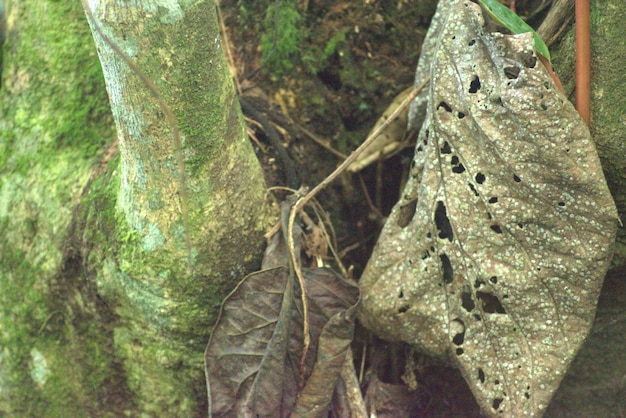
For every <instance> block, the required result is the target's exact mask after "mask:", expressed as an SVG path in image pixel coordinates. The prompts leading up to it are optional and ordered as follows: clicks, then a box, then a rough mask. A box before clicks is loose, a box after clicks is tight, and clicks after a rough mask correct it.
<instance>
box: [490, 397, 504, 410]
mask: <svg viewBox="0 0 626 418" xmlns="http://www.w3.org/2000/svg"><path fill="white" fill-rule="evenodd" d="M502 401H504V399H503V398H495V399H494V400H493V402H492V403H491V407H492V408H493V409H495V410H496V411H497V410H498V408H500V404H501V403H502Z"/></svg>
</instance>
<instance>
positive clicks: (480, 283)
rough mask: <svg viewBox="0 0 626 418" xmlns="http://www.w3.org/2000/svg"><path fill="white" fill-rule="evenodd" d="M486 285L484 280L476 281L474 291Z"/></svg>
mask: <svg viewBox="0 0 626 418" xmlns="http://www.w3.org/2000/svg"><path fill="white" fill-rule="evenodd" d="M484 284H485V282H483V281H482V280H480V279H476V280H474V289H478V288H480V286H482V285H484Z"/></svg>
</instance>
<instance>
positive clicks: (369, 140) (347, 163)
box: [291, 77, 430, 212]
mask: <svg viewBox="0 0 626 418" xmlns="http://www.w3.org/2000/svg"><path fill="white" fill-rule="evenodd" d="M429 81H430V77H427V78H426V79H425V80H424V81H423V82H422V84H420V85H419V86H417V87H416V88H415V89H414V90H413V91H412V92H411V94H409V95H408V96H407V98H406V99H404V101H403V102H402V103H401V104H400V106H398V108H397V109H396V110H395V111H394V112H393V113H392V114H391V115H389V118H388V119H387V120H386V121H385V123H383V124H381V125H380V126H379V127H378V129H376V130H374V132H372V133H371V134H370V136H369V137H367V139H366V140H365V141H364V142H363V143H362V144H361V145H360V146H359V147H358V148H357V149H356V150H355V151H354V152H352V154H350V155H349V156H348V158H346V159H345V160H344V161H343V162H342V163H341V164H340V165H339V167H337V168H336V169H335V171H333V172H332V173H330V174H329V175H328V177H326V178H325V179H324V180H322V182H321V183H319V184H318V185H317V186H315V187H314V188H313V190H311V191H310V192H309V193H308V194H307V195H306V196H304V197H303V198H301V199H299V200H298V202H297V203H296V204H295V205H294V206H293V207H292V208H291V210H292V211H295V212H298V211H300V210H301V209H302V208H303V207H304V205H306V204H307V202H308V201H309V200H311V199H312V198H313V197H314V196H315V195H316V194H318V193H319V192H320V191H321V190H322V189H324V188H325V187H326V186H328V185H329V184H330V183H332V181H333V180H335V178H337V176H338V175H339V174H341V173H342V172H344V171H345V170H346V169H347V168H348V167H349V166H350V164H352V163H353V162H354V160H356V159H357V158H358V157H359V155H361V154H362V153H363V151H364V150H365V149H366V148H367V147H368V146H370V144H371V143H372V142H373V141H374V139H375V138H376V137H377V136H378V134H380V132H381V131H382V130H383V129H385V128H386V127H387V126H388V125H389V124H390V123H391V122H392V121H393V120H394V119H395V118H396V117H397V116H398V115H399V114H400V112H402V110H403V109H404V108H405V107H406V106H408V105H409V103H410V102H411V100H413V99H414V98H415V96H417V94H418V93H419V92H420V91H421V90H422V89H423V88H424V87H425V86H426V84H427V83H428V82H429Z"/></svg>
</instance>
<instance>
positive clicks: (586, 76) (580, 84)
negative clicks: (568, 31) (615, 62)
mask: <svg viewBox="0 0 626 418" xmlns="http://www.w3.org/2000/svg"><path fill="white" fill-rule="evenodd" d="M590 38H591V23H590V17H589V2H588V1H580V0H579V1H576V110H578V113H579V114H580V117H581V118H582V120H583V121H584V122H585V123H586V124H587V126H589V122H590V119H591V106H590V101H591V99H590V92H591V39H590Z"/></svg>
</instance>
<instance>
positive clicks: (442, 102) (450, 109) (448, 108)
mask: <svg viewBox="0 0 626 418" xmlns="http://www.w3.org/2000/svg"><path fill="white" fill-rule="evenodd" d="M441 107H443V108H444V109H445V111H446V112H452V108H451V107H450V106H449V105H448V103H446V102H444V101H441V102H439V104H438V105H437V110H439V108H441Z"/></svg>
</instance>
